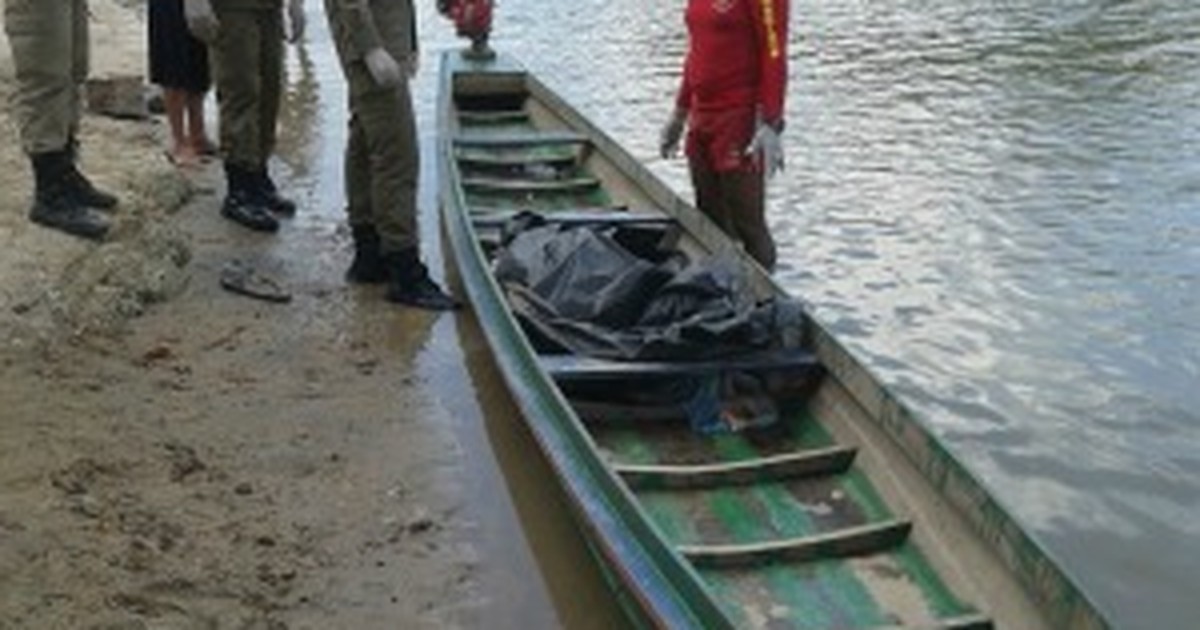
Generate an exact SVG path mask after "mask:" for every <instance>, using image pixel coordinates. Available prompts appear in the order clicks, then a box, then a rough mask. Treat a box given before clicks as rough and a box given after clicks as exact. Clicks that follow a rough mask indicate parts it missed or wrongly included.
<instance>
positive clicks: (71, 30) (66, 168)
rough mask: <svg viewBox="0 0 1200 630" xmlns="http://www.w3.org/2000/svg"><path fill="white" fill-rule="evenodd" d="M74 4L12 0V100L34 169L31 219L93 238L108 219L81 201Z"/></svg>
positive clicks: (7, 17) (8, 13) (8, 10)
mask: <svg viewBox="0 0 1200 630" xmlns="http://www.w3.org/2000/svg"><path fill="white" fill-rule="evenodd" d="M77 8H78V7H77V5H76V4H75V3H74V2H40V1H37V0H9V1H8V2H6V3H5V5H4V29H5V32H6V33H7V35H8V40H9V45H10V46H11V49H12V55H13V69H14V74H15V78H16V89H15V90H14V93H13V97H12V103H13V110H14V118H15V119H16V123H17V128H18V131H19V133H20V137H21V145H22V147H23V148H24V150H25V152H26V154H28V155H29V159H30V162H31V164H32V166H33V173H34V200H33V204H32V207H31V209H30V211H29V218H30V219H31V220H32V221H34V222H36V223H40V224H42V225H46V226H49V227H53V228H56V229H59V230H62V231H64V232H67V233H69V234H74V235H77V236H83V237H87V238H101V237H103V236H104V234H105V233H106V232H107V231H108V223H107V222H106V221H105V220H104V219H103V218H102V217H99V216H97V215H96V214H95V213H93V212H92V211H91V210H89V209H88V208H87V207H86V206H85V205H84V204H83V203H82V202H81V201H80V199H78V198H77V197H76V196H75V194H74V192H73V187H72V186H71V182H72V179H71V174H72V173H73V172H74V164H73V158H72V151H71V148H70V139H71V137H72V134H73V132H74V130H75V127H76V124H77V122H76V120H77V118H76V117H77V116H78V109H77V108H78V100H77V99H78V95H77V92H76V91H77V90H78V84H77V83H76V74H77V69H76V62H77V60H78V59H77V55H76V53H75V52H74V51H73V50H72V45H73V43H74V40H75V38H76V37H77V32H76V20H75V19H74V18H75V12H76V10H77Z"/></svg>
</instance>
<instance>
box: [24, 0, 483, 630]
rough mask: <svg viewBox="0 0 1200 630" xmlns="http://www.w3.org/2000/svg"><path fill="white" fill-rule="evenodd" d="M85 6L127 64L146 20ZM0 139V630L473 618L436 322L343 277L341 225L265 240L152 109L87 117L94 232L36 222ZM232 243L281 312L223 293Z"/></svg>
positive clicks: (96, 66) (119, 63)
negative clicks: (432, 357)
mask: <svg viewBox="0 0 1200 630" xmlns="http://www.w3.org/2000/svg"><path fill="white" fill-rule="evenodd" d="M126 4H128V3H126ZM135 4H137V3H135ZM91 5H92V12H93V20H94V21H93V25H92V35H93V42H94V53H93V57H94V59H93V75H94V76H103V75H105V74H130V73H135V74H141V73H142V72H143V68H144V31H143V28H144V25H143V24H142V23H141V21H140V16H139V15H138V13H137V12H136V11H134V10H133V9H129V8H125V7H122V6H121V5H120V4H118V3H116V1H115V0H93V1H92V2H91ZM11 89H12V79H11V59H10V58H9V50H8V45H7V41H2V37H0V98H4V99H7V96H8V94H10V93H11ZM0 130H2V132H3V133H4V134H6V135H7V136H8V137H7V139H6V141H4V142H0V629H3V630H10V629H12V630H15V629H18V628H21V629H23V628H38V629H42V628H95V629H100V628H104V629H116V628H122V629H126V628H128V629H134V628H220V629H224V628H231V629H250V628H262V629H271V630H280V629H283V628H313V629H327V628H349V627H356V628H395V627H445V626H471V625H476V624H475V623H474V616H475V615H476V614H477V611H478V607H479V597H478V595H477V590H478V589H477V584H476V580H475V573H476V571H475V567H476V560H475V559H474V551H473V550H472V549H471V547H470V545H469V544H466V543H465V542H464V539H465V537H464V535H463V533H462V531H463V529H464V528H466V527H468V525H467V524H465V523H463V522H462V520H463V519H462V516H461V507H462V498H461V497H462V491H461V480H460V479H459V477H458V476H459V474H460V473H459V471H460V470H461V464H460V460H461V453H460V450H459V446H458V445H457V444H456V443H455V440H454V438H453V436H452V435H450V434H449V433H448V431H447V429H446V427H447V426H448V425H449V424H450V423H449V422H447V421H446V416H447V414H448V412H447V411H446V410H445V409H444V408H443V407H442V405H441V403H440V401H439V400H438V398H437V395H436V394H435V393H433V390H432V388H430V387H429V386H428V385H429V384H428V383H424V382H423V381H422V378H421V377H420V375H419V374H417V373H416V372H415V371H414V370H413V367H412V364H413V357H414V356H415V354H416V353H417V352H418V350H419V348H420V346H421V344H422V343H423V339H424V338H425V337H426V335H427V334H428V331H429V327H430V326H431V324H432V322H433V321H434V319H433V318H434V316H432V315H429V314H426V313H422V312H417V311H403V312H399V311H397V310H396V309H395V308H394V307H390V306H388V305H386V304H384V303H383V301H382V300H381V299H380V298H379V296H378V295H376V294H374V293H372V292H371V290H369V289H361V288H356V287H348V286H346V285H345V283H344V282H342V279H341V269H343V268H344V266H345V264H346V262H347V258H348V251H347V244H346V235H345V233H344V231H339V230H337V229H335V227H334V226H318V227H319V229H310V230H292V231H291V232H289V233H288V235H286V236H282V235H281V236H280V237H278V238H279V239H280V240H277V241H273V242H272V243H271V248H270V253H267V250H268V248H267V247H265V241H264V240H263V239H264V238H271V237H263V236H261V235H256V234H250V233H248V232H246V231H245V230H242V229H241V228H239V227H237V226H232V225H231V224H229V223H228V222H226V221H223V220H221V219H220V218H219V217H218V216H217V214H216V204H217V203H218V200H219V197H218V196H216V195H215V194H213V191H214V190H215V189H216V188H217V187H218V182H217V177H216V172H215V170H216V167H215V166H209V167H208V168H207V170H200V171H196V172H193V173H190V174H188V175H186V176H185V175H181V174H180V173H179V172H177V171H176V170H175V169H173V168H172V167H171V165H169V164H168V163H167V161H166V160H165V158H164V157H163V154H162V147H163V134H164V130H163V126H162V122H161V121H158V120H149V121H142V122H137V121H118V120H111V119H106V118H102V117H97V116H88V117H87V118H86V120H85V121H84V126H83V133H82V145H83V153H82V161H83V165H84V170H85V171H86V172H87V173H88V174H89V175H90V176H92V177H93V178H94V179H95V181H96V182H97V183H98V184H100V185H102V186H103V187H105V188H107V189H109V190H111V191H113V192H116V193H117V194H119V195H120V196H121V198H122V205H121V207H120V209H119V211H118V212H117V214H116V219H115V224H116V229H115V232H114V234H113V235H112V237H110V239H109V240H108V242H106V243H104V244H100V245H96V244H92V243H88V242H86V241H81V240H79V239H75V238H72V237H69V236H65V235H62V234H60V233H58V232H54V231H50V230H46V229H44V228H41V227H38V226H35V225H33V224H31V223H29V222H28V221H27V220H26V218H25V215H26V212H27V209H28V205H27V204H28V198H29V194H30V189H31V182H30V173H29V167H28V164H27V162H26V161H25V157H24V156H23V155H21V153H20V149H19V143H18V142H17V140H16V136H15V129H14V128H13V125H12V123H11V120H10V119H9V108H8V107H7V106H5V107H4V108H3V109H0ZM289 253H290V254H296V255H295V256H289V255H288V254H289ZM300 253H302V255H299V254H300ZM234 256H238V257H242V258H249V259H252V260H256V261H258V262H259V263H261V264H263V265H267V266H270V265H272V264H273V265H275V266H276V267H278V266H279V265H285V266H287V267H286V269H287V275H288V281H289V283H288V286H289V288H290V289H291V290H292V291H293V295H294V300H293V302H292V303H291V304H289V305H286V306H280V305H276V304H268V303H264V302H257V301H253V300H249V299H247V298H244V297H239V296H234V295H231V294H229V293H225V292H223V291H221V290H220V289H219V287H218V285H217V282H216V281H215V278H216V276H217V274H218V273H219V270H220V268H221V266H222V264H223V263H224V262H226V261H228V260H229V259H230V258H231V257H234ZM295 261H299V262H295ZM289 265H290V266H289Z"/></svg>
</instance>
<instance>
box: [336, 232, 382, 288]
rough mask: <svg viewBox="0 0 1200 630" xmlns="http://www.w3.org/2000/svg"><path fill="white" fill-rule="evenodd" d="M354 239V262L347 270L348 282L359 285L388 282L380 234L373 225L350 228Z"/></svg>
mask: <svg viewBox="0 0 1200 630" xmlns="http://www.w3.org/2000/svg"><path fill="white" fill-rule="evenodd" d="M350 230H351V232H350V233H351V236H352V237H353V238H354V260H353V261H352V262H351V263H350V268H349V269H347V270H346V280H348V281H350V282H354V283H357V284H379V283H382V282H387V279H388V273H387V267H386V266H384V264H383V255H382V254H380V252H379V233H378V232H376V231H375V226H373V225H352V226H350Z"/></svg>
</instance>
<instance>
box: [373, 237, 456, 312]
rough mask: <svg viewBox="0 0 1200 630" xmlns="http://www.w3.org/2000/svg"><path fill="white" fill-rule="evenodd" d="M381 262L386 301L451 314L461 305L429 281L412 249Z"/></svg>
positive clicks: (390, 255) (427, 273)
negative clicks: (384, 271)
mask: <svg viewBox="0 0 1200 630" xmlns="http://www.w3.org/2000/svg"><path fill="white" fill-rule="evenodd" d="M383 261H384V265H385V266H386V267H387V271H388V291H387V299H388V301H389V302H396V303H397V304H407V305H409V306H415V307H417V308H423V309H427V310H430V311H451V310H454V309H457V308H459V307H460V306H461V304H459V303H458V300H455V299H454V298H452V297H450V296H449V295H447V294H446V293H445V292H444V291H442V289H441V287H439V286H438V285H437V284H436V283H435V282H434V281H433V280H432V279H430V277H429V270H428V269H426V268H425V265H424V264H422V263H421V259H420V257H418V255H417V249H416V248H415V247H409V248H407V249H402V250H400V251H398V252H392V253H390V254H385V255H384V257H383Z"/></svg>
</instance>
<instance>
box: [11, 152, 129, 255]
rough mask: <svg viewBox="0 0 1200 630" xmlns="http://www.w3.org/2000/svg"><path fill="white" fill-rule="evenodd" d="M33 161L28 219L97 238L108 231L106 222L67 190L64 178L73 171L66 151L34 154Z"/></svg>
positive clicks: (67, 184)
mask: <svg viewBox="0 0 1200 630" xmlns="http://www.w3.org/2000/svg"><path fill="white" fill-rule="evenodd" d="M30 160H31V161H32V162H33V176H34V186H35V189H34V193H33V207H32V208H31V209H30V210H29V220H30V221H33V222H34V223H37V224H40V225H44V226H46V227H50V228H54V229H56V230H61V231H63V232H66V233H67V234H71V235H73V236H81V237H83V238H89V239H93V240H97V241H98V240H101V239H103V238H104V235H105V234H107V233H108V228H109V225H108V221H106V220H105V219H104V217H102V216H100V215H98V214H96V213H95V212H92V211H91V210H89V209H88V208H87V206H84V205H83V204H81V203H79V200H78V199H77V198H76V197H75V195H74V194H72V192H71V188H70V185H69V183H68V181H67V180H68V178H69V174H70V171H72V170H73V166H72V164H71V157H70V154H69V153H68V152H67V151H52V152H47V153H37V154H34V155H32V156H30Z"/></svg>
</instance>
